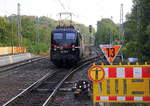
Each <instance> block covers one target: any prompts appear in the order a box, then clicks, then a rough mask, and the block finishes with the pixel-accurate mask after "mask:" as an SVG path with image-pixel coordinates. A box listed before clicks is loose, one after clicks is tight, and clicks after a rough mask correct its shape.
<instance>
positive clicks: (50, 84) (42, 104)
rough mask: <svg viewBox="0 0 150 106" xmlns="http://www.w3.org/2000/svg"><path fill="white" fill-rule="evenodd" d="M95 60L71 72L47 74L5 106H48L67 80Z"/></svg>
mask: <svg viewBox="0 0 150 106" xmlns="http://www.w3.org/2000/svg"><path fill="white" fill-rule="evenodd" d="M95 59H97V57H94V58H90V59H87V60H85V61H83V62H81V63H80V66H76V68H73V69H70V70H69V71H68V70H61V71H60V70H59V72H58V71H55V72H53V73H48V74H46V75H45V76H44V77H42V78H41V79H39V80H38V81H36V82H35V83H34V84H32V85H31V86H29V87H28V88H27V89H25V90H24V91H22V92H21V93H20V94H18V95H17V96H16V97H14V98H12V99H11V100H10V101H8V102H7V103H5V104H4V105H3V106H48V105H49V104H50V103H51V101H52V99H53V98H54V96H55V94H56V92H57V91H58V89H59V88H60V87H61V85H62V84H63V83H64V82H65V80H66V79H67V78H69V77H71V75H72V74H74V73H75V72H76V71H78V70H79V69H81V68H82V67H84V66H85V65H88V64H90V63H91V62H92V61H95ZM81 64H82V65H81Z"/></svg>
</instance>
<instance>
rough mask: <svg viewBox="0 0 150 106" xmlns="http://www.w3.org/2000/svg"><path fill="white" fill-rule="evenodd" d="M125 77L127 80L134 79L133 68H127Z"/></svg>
mask: <svg viewBox="0 0 150 106" xmlns="http://www.w3.org/2000/svg"><path fill="white" fill-rule="evenodd" d="M125 77H126V78H132V77H133V68H132V67H127V68H125Z"/></svg>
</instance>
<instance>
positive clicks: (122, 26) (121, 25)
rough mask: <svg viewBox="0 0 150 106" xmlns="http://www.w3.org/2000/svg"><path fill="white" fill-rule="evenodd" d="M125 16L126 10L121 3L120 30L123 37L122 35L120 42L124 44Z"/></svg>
mask: <svg viewBox="0 0 150 106" xmlns="http://www.w3.org/2000/svg"><path fill="white" fill-rule="evenodd" d="M123 16H124V12H123V4H121V7H120V31H121V33H122V37H121V36H120V43H121V44H123V43H124V25H123V21H124V19H123Z"/></svg>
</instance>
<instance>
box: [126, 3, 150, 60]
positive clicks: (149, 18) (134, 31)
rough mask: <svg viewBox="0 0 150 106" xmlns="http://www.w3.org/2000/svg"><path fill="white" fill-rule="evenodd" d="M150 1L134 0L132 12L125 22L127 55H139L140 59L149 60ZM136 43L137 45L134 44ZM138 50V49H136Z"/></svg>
mask: <svg viewBox="0 0 150 106" xmlns="http://www.w3.org/2000/svg"><path fill="white" fill-rule="evenodd" d="M149 10H150V1H149V0H133V8H132V13H131V14H128V15H127V16H126V17H127V22H126V23H125V43H126V46H127V48H129V47H132V48H133V49H134V50H133V51H130V50H126V51H125V52H127V51H130V52H128V54H127V56H128V57H130V56H134V57H136V56H138V58H139V59H140V61H149V59H150V56H149V54H150V46H149V45H150V11H149ZM135 43H136V45H134V44H135ZM135 50H136V51H135Z"/></svg>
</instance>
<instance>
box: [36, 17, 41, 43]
mask: <svg viewBox="0 0 150 106" xmlns="http://www.w3.org/2000/svg"><path fill="white" fill-rule="evenodd" d="M39 37H40V35H39V17H37V30H36V43H37V44H39V42H40V39H39Z"/></svg>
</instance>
